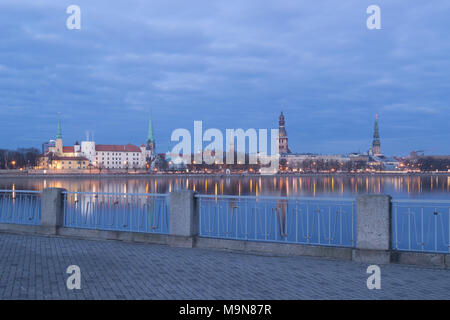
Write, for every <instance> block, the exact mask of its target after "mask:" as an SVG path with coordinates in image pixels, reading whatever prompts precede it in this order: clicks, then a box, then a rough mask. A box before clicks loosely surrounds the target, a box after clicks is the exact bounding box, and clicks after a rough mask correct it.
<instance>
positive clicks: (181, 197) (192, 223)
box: [169, 190, 199, 247]
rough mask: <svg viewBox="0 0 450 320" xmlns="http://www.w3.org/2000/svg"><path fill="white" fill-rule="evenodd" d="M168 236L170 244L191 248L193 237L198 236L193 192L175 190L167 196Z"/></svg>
mask: <svg viewBox="0 0 450 320" xmlns="http://www.w3.org/2000/svg"><path fill="white" fill-rule="evenodd" d="M169 206H170V213H169V234H170V235H171V236H172V237H173V243H172V244H174V245H175V244H178V245H180V246H187V247H193V245H194V237H196V236H197V235H198V230H199V228H198V220H199V219H198V210H197V206H196V200H195V192H194V191H191V190H176V191H173V192H171V193H170V196H169Z"/></svg>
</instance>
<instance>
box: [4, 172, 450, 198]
mask: <svg viewBox="0 0 450 320" xmlns="http://www.w3.org/2000/svg"><path fill="white" fill-rule="evenodd" d="M48 187H57V188H65V189H67V190H69V191H79V192H80V191H81V192H113V193H114V192H115V193H124V192H125V193H167V192H170V191H172V190H176V189H180V188H187V189H190V190H195V191H197V192H199V193H201V194H217V195H258V196H264V195H272V196H290V197H295V196H308V197H323V196H332V197H335V196H339V197H344V196H354V195H357V194H366V193H375V194H390V195H392V196H393V197H395V198H421V199H427V198H431V199H448V198H450V175H449V176H447V175H439V176H438V175H404V176H394V175H392V176H379V175H370V176H350V175H345V176H344V175H335V176H332V175H330V176H277V177H267V176H266V177H264V176H263V177H259V176H252V177H249V176H241V177H238V176H232V177H227V176H208V177H205V176H197V177H195V176H175V175H174V176H159V177H128V178H126V177H102V178H87V177H67V178H45V179H44V178H28V177H17V178H0V189H9V190H12V189H15V190H42V189H44V188H48Z"/></svg>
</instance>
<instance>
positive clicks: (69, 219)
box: [63, 192, 169, 234]
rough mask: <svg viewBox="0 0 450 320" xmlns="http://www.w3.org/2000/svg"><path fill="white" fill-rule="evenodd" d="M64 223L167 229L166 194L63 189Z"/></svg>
mask: <svg viewBox="0 0 450 320" xmlns="http://www.w3.org/2000/svg"><path fill="white" fill-rule="evenodd" d="M63 194H64V198H65V199H64V226H65V227H70V228H84V229H98V230H114V231H130V232H144V233H160V234H168V233H169V205H168V203H169V201H168V195H167V194H147V193H144V194H139V193H94V192H64V193H63Z"/></svg>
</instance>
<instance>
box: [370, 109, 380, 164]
mask: <svg viewBox="0 0 450 320" xmlns="http://www.w3.org/2000/svg"><path fill="white" fill-rule="evenodd" d="M372 151H373V154H374V155H380V154H381V142H380V130H379V128H378V114H376V115H375V125H374V129H373V142H372Z"/></svg>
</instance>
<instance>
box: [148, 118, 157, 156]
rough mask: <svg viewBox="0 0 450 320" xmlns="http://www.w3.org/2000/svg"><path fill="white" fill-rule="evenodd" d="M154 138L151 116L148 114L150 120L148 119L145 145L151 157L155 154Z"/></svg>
mask: <svg viewBox="0 0 450 320" xmlns="http://www.w3.org/2000/svg"><path fill="white" fill-rule="evenodd" d="M155 148H156V145H155V138H154V135H153V119H152V114H151V113H150V118H149V119H148V133H147V144H146V150H149V151H151V154H152V155H153V154H154V153H155Z"/></svg>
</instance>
